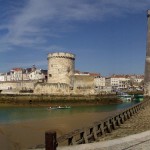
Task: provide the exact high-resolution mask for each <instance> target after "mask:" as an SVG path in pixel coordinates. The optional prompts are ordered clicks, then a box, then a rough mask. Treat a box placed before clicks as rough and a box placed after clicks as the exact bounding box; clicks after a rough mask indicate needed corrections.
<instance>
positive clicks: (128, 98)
mask: <svg viewBox="0 0 150 150" xmlns="http://www.w3.org/2000/svg"><path fill="white" fill-rule="evenodd" d="M118 97H119V98H120V99H121V100H122V101H123V102H131V101H132V99H133V97H132V96H131V95H128V94H125V95H119V96H118Z"/></svg>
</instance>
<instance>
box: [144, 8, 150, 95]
mask: <svg viewBox="0 0 150 150" xmlns="http://www.w3.org/2000/svg"><path fill="white" fill-rule="evenodd" d="M147 27H148V29H147V48H146V60H145V78H144V94H145V95H147V96H150V10H148V11H147Z"/></svg>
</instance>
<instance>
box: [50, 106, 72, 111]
mask: <svg viewBox="0 0 150 150" xmlns="http://www.w3.org/2000/svg"><path fill="white" fill-rule="evenodd" d="M70 108H71V107H70V106H56V107H48V109H50V110H52V109H70Z"/></svg>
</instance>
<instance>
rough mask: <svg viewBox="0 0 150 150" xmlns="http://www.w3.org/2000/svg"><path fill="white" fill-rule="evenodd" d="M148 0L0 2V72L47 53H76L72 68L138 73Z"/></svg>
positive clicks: (42, 60)
mask: <svg viewBox="0 0 150 150" xmlns="http://www.w3.org/2000/svg"><path fill="white" fill-rule="evenodd" d="M147 9H150V1H149V0H13V1H12V0H0V72H6V71H9V70H10V69H11V68H14V67H22V68H27V67H31V66H32V65H36V66H37V67H38V68H43V69H47V54H48V53H50V52H57V51H64V52H71V53H74V54H76V69H77V70H81V71H90V72H98V73H101V74H102V75H111V74H114V73H115V74H134V73H135V74H143V73H144V63H145V55H146V36H147V35H146V34H147V33H146V32H147V17H146V13H147Z"/></svg>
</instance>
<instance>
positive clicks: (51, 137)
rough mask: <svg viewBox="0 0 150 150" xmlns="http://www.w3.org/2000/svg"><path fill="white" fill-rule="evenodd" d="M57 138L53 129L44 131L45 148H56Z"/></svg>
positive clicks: (50, 149) (51, 149)
mask: <svg viewBox="0 0 150 150" xmlns="http://www.w3.org/2000/svg"><path fill="white" fill-rule="evenodd" d="M56 147H57V140H56V132H55V131H47V132H45V150H56Z"/></svg>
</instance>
